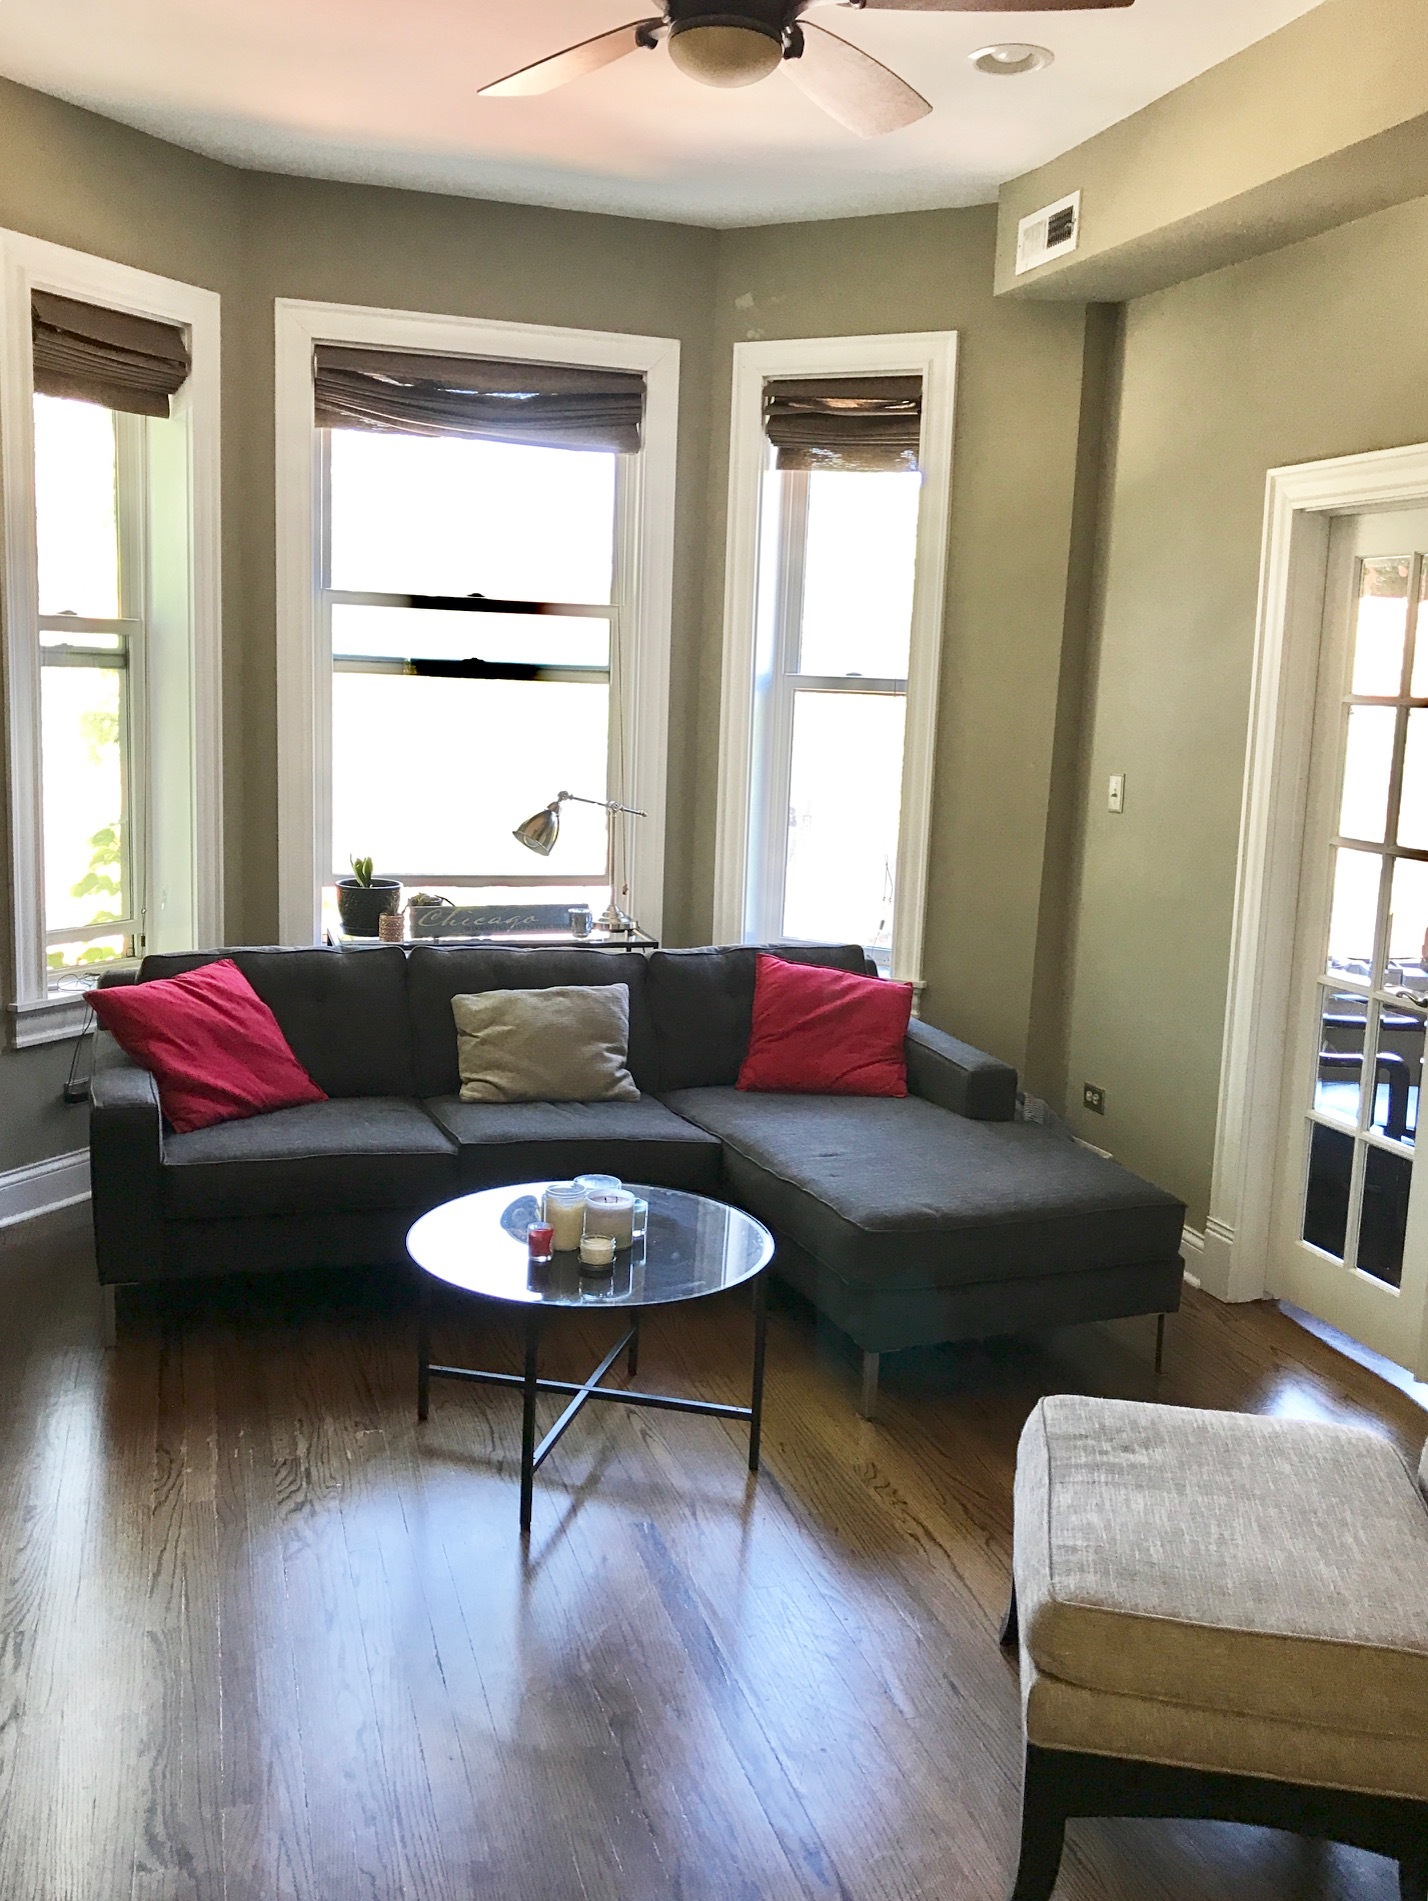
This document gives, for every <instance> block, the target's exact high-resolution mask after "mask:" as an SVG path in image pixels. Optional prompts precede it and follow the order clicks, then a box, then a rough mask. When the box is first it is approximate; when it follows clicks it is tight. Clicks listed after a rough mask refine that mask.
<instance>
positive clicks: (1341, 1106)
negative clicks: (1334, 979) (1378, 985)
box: [1314, 988, 1368, 1127]
mask: <svg viewBox="0 0 1428 1901" xmlns="http://www.w3.org/2000/svg"><path fill="white" fill-rule="evenodd" d="M1319 996H1320V1006H1321V1007H1320V1015H1319V1067H1318V1076H1317V1080H1316V1081H1315V1084H1314V1107H1315V1108H1316V1109H1317V1110H1319V1111H1320V1113H1321V1114H1324V1115H1332V1116H1335V1117H1338V1118H1341V1119H1342V1120H1343V1121H1345V1122H1351V1123H1353V1124H1354V1126H1355V1127H1357V1126H1358V1119H1359V1082H1360V1072H1361V1071H1362V1069H1363V1062H1364V1034H1365V1031H1366V1029H1367V1027H1368V1000H1367V998H1365V997H1361V996H1358V995H1357V994H1356V993H1355V992H1353V991H1343V992H1339V991H1334V990H1331V989H1328V988H1325V989H1322V990H1321V991H1320V993H1319Z"/></svg>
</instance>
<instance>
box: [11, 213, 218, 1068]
mask: <svg viewBox="0 0 1428 1901" xmlns="http://www.w3.org/2000/svg"><path fill="white" fill-rule="evenodd" d="M0 270H3V286H4V302H3V312H4V328H5V348H4V351H3V354H0V453H3V464H4V483H3V499H4V511H5V529H6V542H7V560H6V563H5V569H4V574H3V580H0V587H3V605H4V632H5V648H6V656H5V657H6V683H7V689H8V694H7V698H8V708H7V712H8V720H9V790H10V815H11V840H10V843H11V872H12V890H13V893H14V908H13V916H12V931H13V942H12V950H13V965H12V968H13V973H14V992H13V996H12V999H11V1002H12V1019H13V1022H12V1034H13V1037H14V1040H15V1041H16V1042H17V1043H19V1044H22V1045H23V1044H26V1043H33V1042H42V1041H46V1040H48V1039H49V1038H51V1037H57V1036H63V1035H66V1034H68V1033H70V1032H71V1031H72V1030H73V1029H74V1028H75V1027H77V1023H78V1021H79V1019H80V1018H81V1017H82V1014H83V989H84V987H85V986H86V985H87V984H88V983H90V982H92V981H93V979H94V976H95V975H96V974H97V970H96V967H99V966H103V965H106V964H112V963H115V962H117V961H121V960H125V959H131V958H135V957H138V956H141V955H142V954H143V953H144V952H145V951H146V950H154V949H181V948H184V947H186V946H189V945H192V944H194V943H201V942H205V941H208V942H212V941H214V939H215V938H216V936H217V933H218V930H219V928H220V902H219V858H220V824H221V813H220V798H219V772H218V665H217V642H218V507H217V501H218V496H217V468H218V300H217V298H216V297H215V296H214V295H213V294H212V293H211V292H209V291H203V290H198V289H194V288H191V287H189V286H187V285H180V284H173V283H170V282H169V281H168V280H165V279H160V278H154V277H150V276H148V275H147V274H145V273H143V272H138V271H131V270H129V269H127V267H124V266H120V265H113V264H108V263H106V262H104V261H103V260H100V259H96V258H90V257H86V256H84V255H82V254H80V253H77V252H71V251H65V250H63V249H61V248H60V247H58V246H55V245H48V244H44V243H42V242H41V241H39V240H37V239H31V238H25V237H21V236H18V235H17V234H14V233H9V232H0Z"/></svg>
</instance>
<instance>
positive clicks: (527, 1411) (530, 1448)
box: [521, 1307, 540, 1533]
mask: <svg viewBox="0 0 1428 1901" xmlns="http://www.w3.org/2000/svg"><path fill="white" fill-rule="evenodd" d="M539 1347H540V1308H539V1307H529V1308H527V1310H526V1364H525V1382H524V1389H523V1394H522V1398H523V1405H522V1408H521V1531H522V1533H525V1532H528V1531H529V1530H530V1528H531V1494H532V1492H533V1491H534V1489H535V1429H536V1380H537V1378H538V1377H539V1370H538V1360H539Z"/></svg>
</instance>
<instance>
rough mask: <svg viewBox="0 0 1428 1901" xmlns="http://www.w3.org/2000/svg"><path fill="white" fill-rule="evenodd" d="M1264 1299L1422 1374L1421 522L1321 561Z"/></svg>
mask: <svg viewBox="0 0 1428 1901" xmlns="http://www.w3.org/2000/svg"><path fill="white" fill-rule="evenodd" d="M1305 818H1306V823H1305V833H1304V837H1305V843H1304V854H1303V861H1302V866H1301V875H1300V898H1299V912H1298V928H1297V932H1296V943H1295V947H1294V976H1293V996H1294V1000H1295V1001H1294V1016H1293V1018H1292V1020H1291V1025H1290V1037H1289V1042H1288V1048H1287V1056H1286V1067H1285V1084H1284V1089H1283V1092H1282V1109H1281V1123H1282V1129H1281V1143H1280V1157H1279V1166H1278V1172H1277V1177H1276V1191H1275V1206H1274V1217H1273V1230H1272V1241H1271V1258H1270V1262H1269V1270H1270V1271H1269V1288H1270V1291H1271V1292H1272V1293H1274V1294H1276V1295H1279V1296H1281V1297H1283V1298H1286V1299H1289V1300H1292V1301H1294V1302H1295V1303H1296V1304H1297V1305H1299V1306H1302V1307H1305V1308H1307V1309H1308V1310H1309V1311H1310V1312H1312V1313H1315V1314H1318V1315H1319V1316H1320V1317H1321V1318H1322V1319H1324V1320H1327V1321H1328V1322H1330V1324H1331V1325H1333V1326H1336V1327H1338V1328H1340V1329H1341V1330H1342V1331H1343V1332H1345V1333H1347V1334H1349V1335H1350V1336H1352V1337H1353V1338H1354V1339H1357V1340H1361V1341H1362V1342H1363V1343H1364V1344H1365V1345H1366V1346H1370V1347H1372V1348H1374V1349H1375V1350H1376V1351H1377V1352H1380V1353H1383V1354H1385V1355H1386V1356H1387V1357H1388V1358H1390V1359H1392V1360H1394V1361H1396V1362H1398V1363H1399V1364H1400V1365H1403V1366H1406V1367H1409V1368H1410V1369H1412V1370H1413V1371H1415V1372H1418V1373H1420V1374H1421V1373H1423V1372H1424V1371H1425V1361H1428V1338H1426V1337H1425V1315H1428V1171H1425V1176H1424V1177H1419V1176H1418V1175H1417V1172H1416V1169H1415V1156H1416V1151H1417V1132H1418V1109H1419V1102H1420V1098H1421V1092H1422V1078H1423V1054H1424V1029H1425V1022H1428V511H1422V510H1415V511H1412V512H1410V511H1407V510H1400V511H1394V512H1385V513H1382V514H1376V515H1359V516H1345V517H1342V518H1340V519H1339V520H1337V521H1335V523H1334V524H1333V527H1332V531H1331V535H1330V543H1329V562H1328V573H1327V584H1326V589H1325V605H1324V633H1323V641H1322V646H1321V657H1320V673H1319V689H1318V697H1317V704H1316V711H1315V722H1314V740H1313V747H1312V754H1311V765H1310V775H1309V786H1308V800H1307V807H1306V814H1305Z"/></svg>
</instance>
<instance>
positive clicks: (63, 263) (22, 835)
mask: <svg viewBox="0 0 1428 1901" xmlns="http://www.w3.org/2000/svg"><path fill="white" fill-rule="evenodd" d="M34 290H47V291H52V292H54V293H55V294H56V295H58V296H61V297H74V298H79V299H82V300H85V301H87V302H90V303H96V304H104V305H106V306H108V307H109V308H110V309H114V310H124V311H129V312H132V313H133V314H134V315H136V316H141V317H153V318H157V319H159V320H160V321H161V322H164V323H174V324H181V325H183V326H184V327H185V328H186V329H187V330H188V333H189V342H190V352H191V356H192V367H191V369H190V371H189V376H188V381H187V382H186V384H185V386H184V394H183V396H182V398H181V399H180V400H181V401H183V402H184V403H185V404H187V405H188V408H189V413H190V415H191V418H192V432H191V438H190V444H191V446H190V460H189V495H188V532H189V561H190V566H189V588H190V622H189V637H190V643H191V665H192V675H191V680H192V687H191V695H190V699H191V715H190V716H191V721H192V726H191V737H192V743H193V800H194V809H193V835H194V846H193V901H194V919H195V925H196V929H195V936H196V938H197V940H198V942H199V943H210V944H219V943H222V941H223V874H222V866H223V765H222V705H221V693H222V656H221V647H220V640H221V628H222V614H221V600H220V585H221V568H220V517H219V502H220V489H219V453H220V433H219V432H220V381H219V361H220V359H219V349H220V329H219V299H218V295H217V293H216V292H214V291H210V290H202V289H200V288H199V287H198V286H197V285H194V284H182V283H178V282H176V281H175V280H174V279H172V278H167V277H156V276H155V275H153V273H152V272H149V271H139V270H134V269H133V268H131V267H130V266H129V265H127V264H116V263H114V262H113V261H111V260H110V259H108V258H101V257H92V256H90V255H89V254H88V253H87V252H84V251H71V250H69V249H67V248H66V247H65V246H63V245H59V244H50V243H48V242H47V241H46V240H44V239H42V238H32V237H29V236H27V235H26V234H24V233H23V232H18V231H0V487H3V491H4V506H3V523H4V573H3V578H0V602H3V613H4V624H5V690H6V702H7V721H8V727H9V794H10V881H11V886H10V888H11V895H12V901H13V918H12V925H11V931H12V942H11V954H12V958H13V975H14V992H15V994H14V998H13V999H12V1001H11V1039H12V1041H13V1043H14V1045H15V1046H16V1047H17V1048H21V1049H23V1048H26V1047H28V1046H29V1045H31V1044H34V1043H48V1042H55V1041H57V1040H59V1039H61V1038H63V1037H66V1036H69V1035H72V1034H73V1033H74V1031H75V1030H76V1029H78V1028H79V1027H80V1025H81V1024H82V1023H83V1021H84V1017H85V1011H86V1008H87V1006H86V1004H85V1002H84V999H83V996H82V995H72V996H59V997H55V996H51V995H50V992H49V975H48V971H47V968H46V964H45V896H44V831H43V823H42V815H41V778H40V656H39V642H38V638H37V633H36V629H37V626H38V615H39V573H38V551H37V548H36V543H35V459H34V413H33V396H34V359H33V350H32V347H31V325H30V296H31V292H32V291H34Z"/></svg>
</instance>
